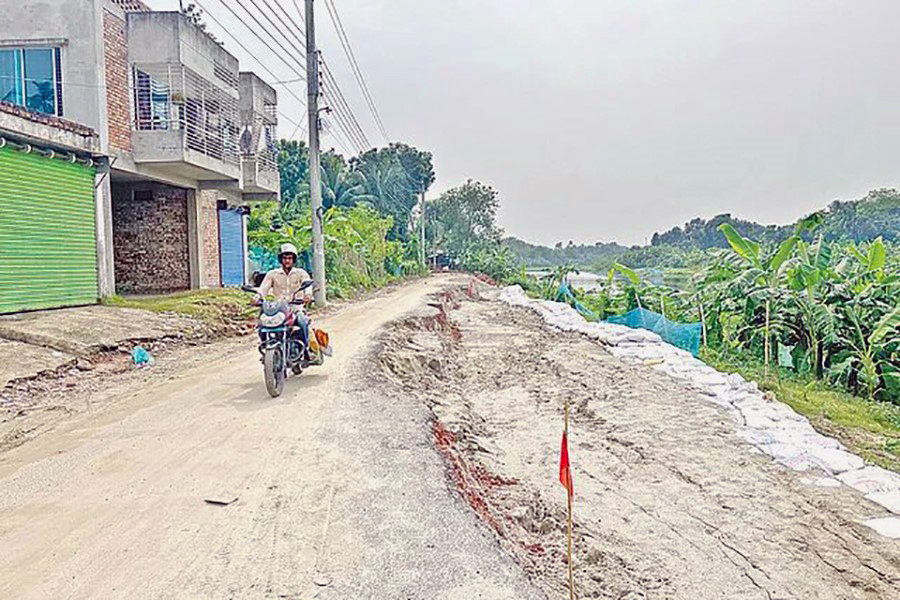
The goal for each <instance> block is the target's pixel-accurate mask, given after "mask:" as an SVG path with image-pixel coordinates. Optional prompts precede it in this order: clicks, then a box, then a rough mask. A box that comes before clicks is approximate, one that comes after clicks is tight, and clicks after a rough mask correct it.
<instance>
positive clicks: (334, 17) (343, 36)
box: [295, 0, 390, 142]
mask: <svg viewBox="0 0 900 600" xmlns="http://www.w3.org/2000/svg"><path fill="white" fill-rule="evenodd" d="M295 2H296V0H295ZM325 8H327V9H328V14H329V16H330V17H331V22H332V24H333V25H334V28H335V31H336V32H337V34H338V39H339V40H340V41H341V46H342V47H343V48H344V54H346V55H347V60H348V61H350V68H351V70H352V71H353V75H354V76H355V77H356V82H357V83H358V84H359V87H360V90H362V93H363V97H364V98H365V100H366V104H368V106H369V110H370V111H371V113H372V117H373V118H374V119H375V123H376V125H378V130H379V131H380V132H381V135H382V136H384V140H385V142H389V141H390V137H389V136H388V134H387V130H386V129H385V127H384V122H383V121H382V120H381V115H380V114H379V113H378V108H377V107H376V106H375V101H374V100H373V99H372V94H371V93H369V86H368V85H367V84H366V79H365V77H364V76H363V74H362V70H361V69H360V68H359V63H358V62H357V61H356V55H355V54H354V53H353V47H352V46H351V45H350V39H349V38H348V37H347V32H346V31H345V30H344V24H343V23H342V22H341V17H340V15H339V14H338V11H337V6H335V5H334V0H325Z"/></svg>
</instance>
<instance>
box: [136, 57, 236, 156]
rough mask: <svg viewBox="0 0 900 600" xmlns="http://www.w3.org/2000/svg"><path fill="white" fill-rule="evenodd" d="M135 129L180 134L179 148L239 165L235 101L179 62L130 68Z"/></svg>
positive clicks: (140, 65) (224, 91) (225, 92)
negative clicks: (181, 141)
mask: <svg viewBox="0 0 900 600" xmlns="http://www.w3.org/2000/svg"><path fill="white" fill-rule="evenodd" d="M132 78H133V79H132V97H133V117H134V118H133V121H132V126H133V128H134V130H135V131H181V132H182V133H183V138H182V139H183V143H184V147H185V148H187V149H189V150H194V151H196V152H200V153H202V154H205V155H206V156H209V157H211V158H214V159H217V160H221V161H223V162H225V163H228V164H232V165H238V164H239V163H240V149H239V137H240V125H239V110H238V100H237V98H235V97H234V96H233V95H231V94H229V93H228V92H227V91H226V90H225V89H223V88H222V87H221V86H218V85H216V84H214V83H212V82H211V81H208V80H207V79H204V78H203V77H201V76H200V75H198V74H197V73H195V72H194V71H192V70H190V69H188V68H187V67H185V66H184V65H182V64H180V63H153V64H135V65H134V66H133V68H132Z"/></svg>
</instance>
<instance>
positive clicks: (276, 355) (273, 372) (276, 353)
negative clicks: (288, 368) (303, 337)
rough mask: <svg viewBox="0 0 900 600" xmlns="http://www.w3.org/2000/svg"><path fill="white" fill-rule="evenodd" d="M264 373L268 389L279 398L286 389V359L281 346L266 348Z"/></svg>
mask: <svg viewBox="0 0 900 600" xmlns="http://www.w3.org/2000/svg"><path fill="white" fill-rule="evenodd" d="M263 373H264V375H265V379H266V391H267V392H269V395H270V396H272V397H273V398H277V397H278V396H280V395H281V391H282V390H283V389H284V376H285V373H284V359H283V357H282V356H281V348H266V354H265V357H264V358H263Z"/></svg>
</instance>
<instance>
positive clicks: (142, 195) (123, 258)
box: [112, 183, 191, 294]
mask: <svg viewBox="0 0 900 600" xmlns="http://www.w3.org/2000/svg"><path fill="white" fill-rule="evenodd" d="M112 192H113V193H112V195H113V252H114V260H115V270H116V292H117V293H122V294H145V293H154V292H174V291H178V290H186V289H189V288H190V287H191V278H190V258H189V254H188V213H187V190H184V189H182V188H175V187H170V186H164V185H127V184H116V183H114V184H113V185H112Z"/></svg>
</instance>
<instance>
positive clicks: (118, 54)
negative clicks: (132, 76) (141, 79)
mask: <svg viewBox="0 0 900 600" xmlns="http://www.w3.org/2000/svg"><path fill="white" fill-rule="evenodd" d="M103 51H104V54H105V57H106V111H107V118H108V123H109V145H110V147H111V148H113V149H115V150H120V151H122V152H127V153H130V152H131V104H130V102H131V101H130V96H129V93H128V40H127V38H126V36H125V21H123V20H122V19H120V18H119V17H117V16H116V15H114V14H113V13H111V12H109V11H104V13H103Z"/></svg>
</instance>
